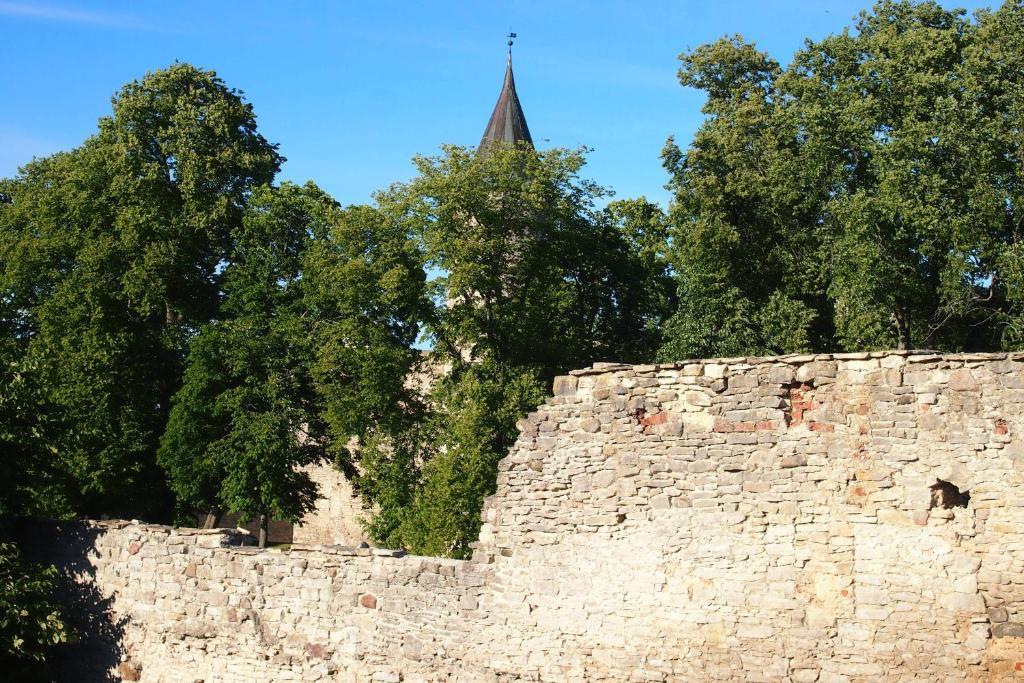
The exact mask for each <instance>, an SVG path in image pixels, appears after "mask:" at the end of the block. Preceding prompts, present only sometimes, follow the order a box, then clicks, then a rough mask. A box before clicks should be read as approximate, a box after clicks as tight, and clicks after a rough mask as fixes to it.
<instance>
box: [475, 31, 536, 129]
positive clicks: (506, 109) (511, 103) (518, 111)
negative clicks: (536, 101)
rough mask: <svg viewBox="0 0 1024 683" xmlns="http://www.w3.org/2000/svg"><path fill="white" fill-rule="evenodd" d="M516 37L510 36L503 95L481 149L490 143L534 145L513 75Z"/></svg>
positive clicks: (502, 88) (495, 108)
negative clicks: (513, 49) (514, 39)
mask: <svg viewBox="0 0 1024 683" xmlns="http://www.w3.org/2000/svg"><path fill="white" fill-rule="evenodd" d="M515 37H516V34H514V33H510V34H508V66H507V67H506V68H505V82H504V83H503V84H502V86H501V93H500V94H499V95H498V102H497V104H495V105H494V112H493V113H492V114H491V120H490V121H488V122H487V128H486V129H485V130H484V136H483V138H482V139H481V140H480V147H481V148H482V147H483V146H484V145H486V144H487V143H488V142H504V143H506V144H514V143H517V142H526V143H528V144H530V145H532V144H533V138H532V137H530V128H529V127H528V126H527V125H526V115H525V114H523V105H521V104H520V103H519V95H517V94H516V80H515V77H514V76H513V75H512V39H513V38H515Z"/></svg>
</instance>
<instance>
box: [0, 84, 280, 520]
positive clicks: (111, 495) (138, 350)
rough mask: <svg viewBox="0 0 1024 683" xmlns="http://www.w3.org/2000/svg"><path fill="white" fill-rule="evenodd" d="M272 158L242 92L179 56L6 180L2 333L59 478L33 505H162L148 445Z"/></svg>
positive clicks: (65, 510)
mask: <svg viewBox="0 0 1024 683" xmlns="http://www.w3.org/2000/svg"><path fill="white" fill-rule="evenodd" d="M280 162H281V157H280V156H279V155H278V154H277V152H276V148H275V147H274V146H273V145H271V144H269V143H267V141H266V140H264V139H263V137H262V136H260V135H259V134H258V133H257V132H256V123H255V117H254V115H253V112H252V108H251V107H250V106H249V105H248V104H247V103H245V102H244V101H243V100H242V98H241V95H240V94H239V93H238V92H236V91H234V90H231V89H229V88H227V87H226V86H225V85H224V83H223V82H222V81H221V80H220V79H218V78H217V77H216V75H215V74H213V73H212V72H208V71H202V70H199V69H196V68H194V67H191V66H189V65H186V64H175V65H173V66H171V67H170V68H168V69H166V70H163V71H157V72H154V73H151V74H149V75H147V76H146V77H145V78H143V79H142V80H140V81H137V82H133V83H131V84H129V85H127V86H125V87H124V88H123V89H122V91H121V92H120V93H118V95H117V96H116V97H115V98H114V101H113V113H112V115H111V116H109V117H105V118H103V119H101V120H100V123H99V130H98V132H97V133H96V134H95V135H94V136H92V137H90V138H89V139H88V140H86V141H85V143H84V144H83V145H82V146H81V147H79V148H77V149H75V150H73V151H71V152H67V153H61V154H56V155H54V156H52V157H48V158H45V159H41V160H37V161H34V162H32V163H30V164H28V165H27V166H26V167H25V168H24V169H22V171H21V172H20V173H19V175H18V177H16V178H14V179H12V180H8V181H4V182H3V186H2V189H0V194H2V195H3V196H4V198H5V199H6V201H4V202H2V203H0V301H2V302H3V306H2V307H0V315H2V316H4V320H3V321H2V322H0V328H3V329H4V331H5V334H6V333H8V331H9V333H10V334H11V335H12V336H11V337H8V338H7V340H6V341H7V342H9V343H11V344H12V345H13V346H14V347H15V348H16V352H17V355H18V358H19V362H20V363H22V364H24V366H25V367H30V368H32V369H33V370H32V372H33V376H34V379H35V381H37V383H38V387H39V390H40V396H39V404H38V408H39V410H40V412H41V413H43V414H46V415H47V416H48V417H49V419H48V421H47V423H46V425H45V427H46V429H47V430H48V435H47V439H48V441H49V443H50V444H51V445H52V447H53V451H52V453H51V454H50V458H51V461H50V469H51V471H52V478H53V479H54V480H55V481H58V480H59V481H61V482H62V485H61V490H60V493H59V495H55V496H53V497H51V498H49V499H46V498H43V499H41V500H40V508H41V509H40V511H43V509H44V508H45V507H46V505H47V503H48V500H52V501H55V502H57V503H59V505H58V506H55V507H54V508H53V509H51V510H50V513H51V514H69V513H75V514H87V515H99V514H101V513H109V514H115V515H121V516H133V517H136V516H143V517H147V518H151V519H152V518H157V519H159V518H162V517H165V516H166V515H167V514H168V511H169V508H170V500H169V495H168V492H167V489H166V484H165V482H164V481H163V476H162V474H161V472H160V470H159V468H158V467H157V466H156V462H155V452H156V447H157V444H158V440H159V438H160V435H161V433H162V432H163V430H164V425H165V423H166V420H167V415H168V411H169V405H170V397H171V396H172V395H173V394H174V392H175V391H176V390H177V389H178V386H179V384H180V381H181V372H182V367H181V366H182V359H183V356H184V353H185V349H186V344H187V340H188V338H189V337H190V336H191V335H192V334H193V333H194V331H195V330H196V329H197V328H198V327H199V326H200V325H202V324H204V323H206V322H207V321H208V320H210V319H211V318H212V317H213V316H214V315H215V314H216V310H217V306H218V302H219V298H220V291H221V279H222V276H221V274H220V273H219V270H218V266H219V265H220V264H222V262H223V261H224V260H225V259H226V257H227V254H228V250H229V248H230V245H231V242H232V240H233V234H234V232H235V231H236V229H237V228H238V226H239V224H240V221H241V215H242V212H243V210H244V207H245V204H246V202H247V201H248V197H249V194H250V192H251V190H252V188H253V187H255V186H257V185H259V184H262V183H266V182H269V181H270V180H271V179H272V178H273V176H274V174H275V173H276V171H277V169H278V167H279V165H280Z"/></svg>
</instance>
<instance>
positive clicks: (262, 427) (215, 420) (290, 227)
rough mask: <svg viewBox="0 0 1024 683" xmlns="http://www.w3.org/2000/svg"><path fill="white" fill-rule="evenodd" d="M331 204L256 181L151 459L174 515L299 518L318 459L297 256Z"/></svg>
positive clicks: (308, 503)
mask: <svg viewBox="0 0 1024 683" xmlns="http://www.w3.org/2000/svg"><path fill="white" fill-rule="evenodd" d="M332 209H334V202H333V200H331V199H330V198H329V197H327V196H326V195H325V194H324V193H323V192H321V191H320V190H319V189H318V188H316V187H315V186H313V185H307V186H306V187H302V188H300V187H297V186H295V185H291V184H285V185H282V186H281V187H280V188H276V189H273V188H269V187H263V188H258V189H257V190H256V191H255V192H254V193H253V195H252V198H251V199H250V202H249V206H248V208H247V210H246V212H245V214H244V217H243V220H242V225H241V226H240V227H239V228H238V229H237V230H236V231H235V234H234V239H235V245H234V248H233V249H232V252H231V254H230V260H229V264H228V266H227V268H226V269H225V271H224V291H225V299H224V302H223V304H222V306H221V318H220V319H219V320H215V321H213V322H211V323H208V324H207V325H205V326H204V327H203V328H202V329H201V330H200V332H199V334H198V336H197V337H196V338H195V339H194V340H193V342H192V345H191V348H190V353H189V357H188V368H187V370H186V372H185V381H184V384H183V386H182V388H181V389H180V390H179V391H178V393H177V394H176V395H175V398H174V403H173V405H174V407H173V409H172V411H171V416H170V420H169V422H168V426H167V431H166V433H165V434H164V436H163V441H162V443H161V446H160V451H159V460H160V463H161V464H162V465H163V466H164V467H165V468H166V470H167V472H168V474H169V475H170V482H171V486H172V488H173V489H174V491H175V493H176V494H177V499H178V503H179V506H180V509H179V512H180V513H181V514H183V515H187V514H189V513H192V512H194V511H196V510H200V509H211V508H219V509H226V510H228V511H230V512H236V513H240V515H241V517H242V519H243V520H247V519H252V518H255V517H258V518H259V519H260V522H261V523H260V539H259V540H260V545H261V547H262V546H263V544H264V543H265V541H266V527H267V522H268V520H269V518H270V517H276V518H284V519H288V520H291V521H298V519H299V518H301V516H302V515H303V514H304V513H306V512H308V511H309V510H310V509H312V506H313V501H314V500H315V494H316V487H315V485H314V484H313V482H312V481H311V480H310V479H309V475H308V474H307V473H305V472H303V471H302V470H301V468H302V467H303V466H304V465H309V464H311V463H314V462H317V461H319V460H320V459H321V458H322V457H323V439H322V430H321V429H319V425H320V416H319V414H318V411H317V403H316V400H315V392H314V389H313V381H312V378H311V376H310V373H309V362H308V357H309V355H310V353H311V352H312V348H311V347H310V344H309V336H308V326H307V321H306V319H305V316H304V308H303V291H302V290H303V282H302V268H301V266H302V259H303V255H304V252H305V249H306V246H307V243H308V241H309V239H310V237H311V235H312V234H313V233H314V232H315V231H317V230H321V231H322V229H323V228H322V227H319V228H318V227H315V226H316V225H317V224H318V223H323V222H324V221H325V220H329V219H330V216H331V211H332Z"/></svg>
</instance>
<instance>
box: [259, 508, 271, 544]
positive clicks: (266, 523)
mask: <svg viewBox="0 0 1024 683" xmlns="http://www.w3.org/2000/svg"><path fill="white" fill-rule="evenodd" d="M269 529H270V520H269V519H268V518H267V516H266V515H260V547H261V548H266V547H267V532H268V530H269Z"/></svg>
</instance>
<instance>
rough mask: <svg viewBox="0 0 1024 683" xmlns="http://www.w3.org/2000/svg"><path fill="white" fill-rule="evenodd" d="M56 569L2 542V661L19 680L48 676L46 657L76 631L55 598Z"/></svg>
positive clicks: (0, 620) (0, 657)
mask: <svg viewBox="0 0 1024 683" xmlns="http://www.w3.org/2000/svg"><path fill="white" fill-rule="evenodd" d="M55 587H56V570H55V569H54V568H53V567H41V566H39V565H35V564H33V563H31V562H27V561H25V559H24V558H22V556H21V553H20V551H19V550H18V547H17V546H16V545H14V544H13V543H4V542H0V663H3V665H4V670H5V671H6V672H7V675H8V676H11V677H14V678H16V679H17V680H23V681H25V680H40V681H41V680H47V678H46V675H45V673H46V671H45V662H46V658H47V656H48V655H49V653H50V652H51V650H52V649H53V648H54V647H55V646H57V645H60V644H62V643H67V642H69V641H70V640H71V639H72V638H73V634H72V632H71V630H70V629H69V627H68V626H67V624H66V623H65V621H64V617H63V615H62V614H61V610H60V608H59V607H58V606H57V605H56V603H55V602H54V600H53V590H54V588H55Z"/></svg>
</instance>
